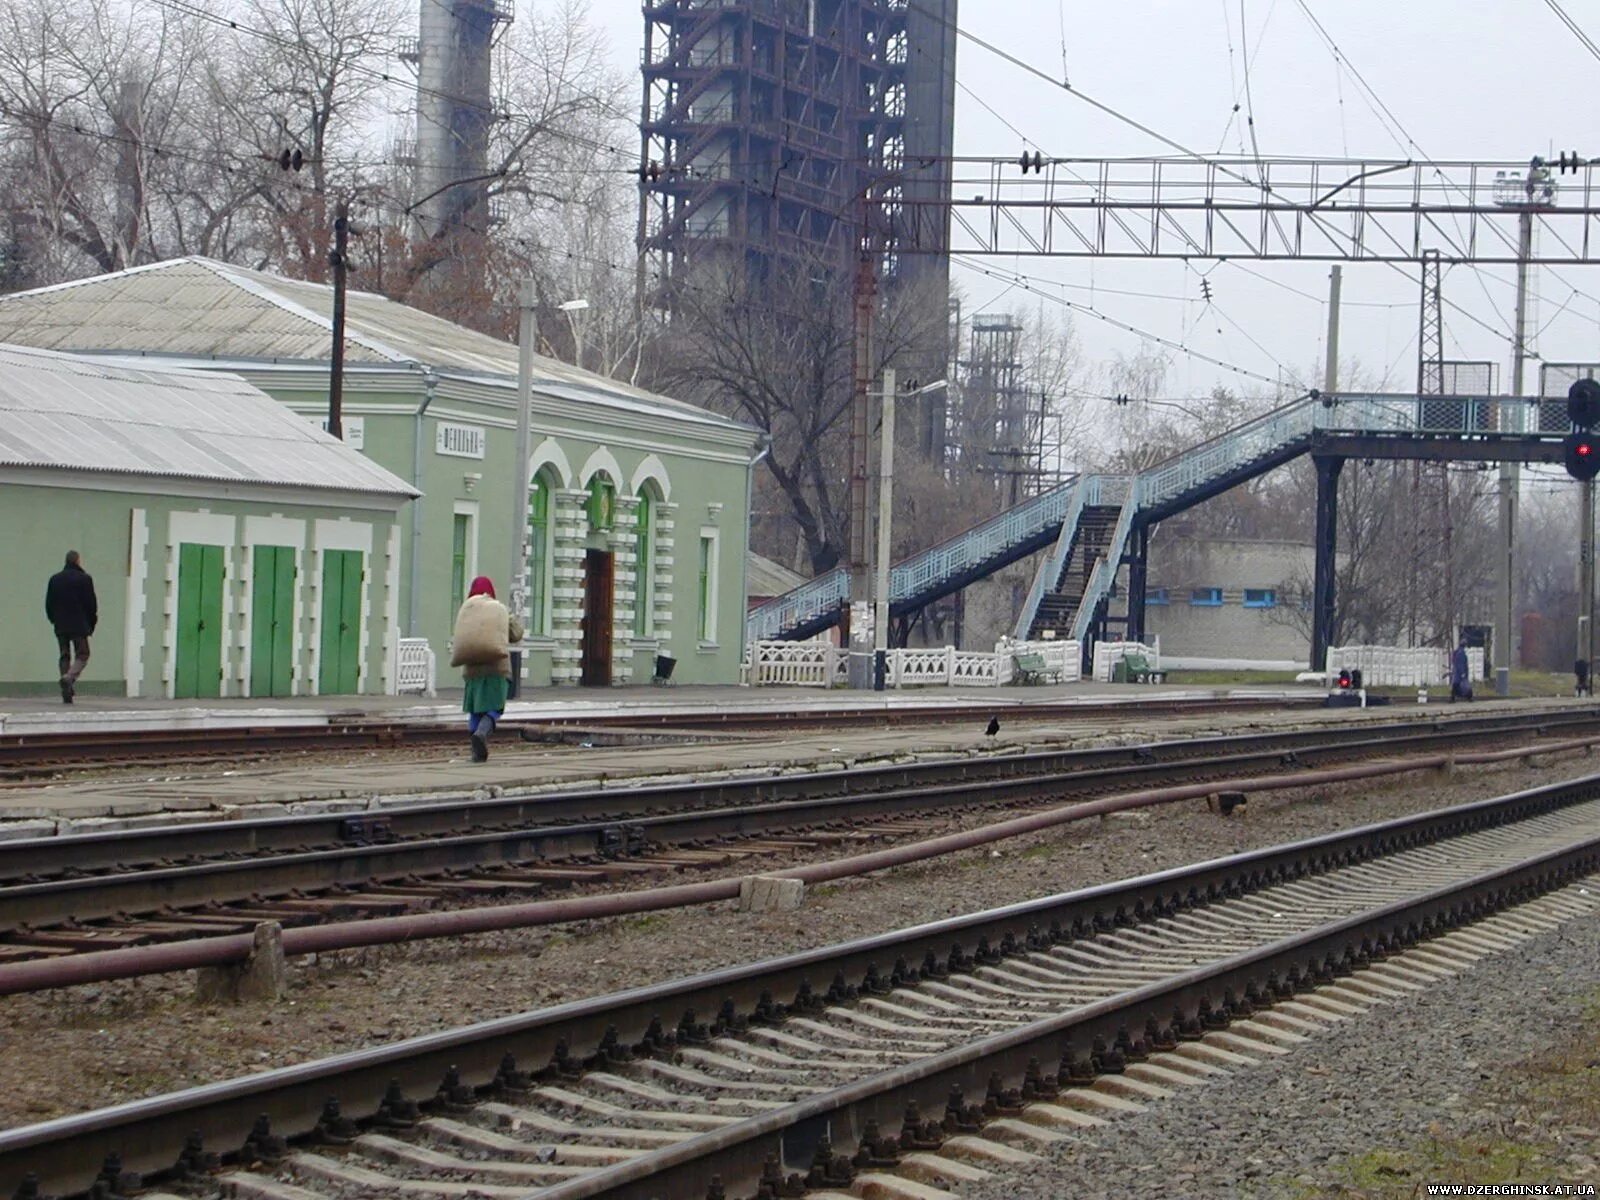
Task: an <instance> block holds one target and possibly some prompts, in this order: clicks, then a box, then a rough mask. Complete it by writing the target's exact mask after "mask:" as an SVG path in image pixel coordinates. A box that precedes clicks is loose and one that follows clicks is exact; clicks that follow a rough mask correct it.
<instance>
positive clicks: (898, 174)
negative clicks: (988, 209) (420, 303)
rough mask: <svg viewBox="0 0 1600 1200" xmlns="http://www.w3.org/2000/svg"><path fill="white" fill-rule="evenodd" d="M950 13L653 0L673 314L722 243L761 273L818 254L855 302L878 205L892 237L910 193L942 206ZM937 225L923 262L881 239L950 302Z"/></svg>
mask: <svg viewBox="0 0 1600 1200" xmlns="http://www.w3.org/2000/svg"><path fill="white" fill-rule="evenodd" d="M426 2H429V0H425V3H426ZM956 5H957V0H925V2H924V3H920V4H918V5H916V6H915V7H913V6H911V5H908V4H907V2H906V0H715V2H712V3H708V2H707V0H646V3H645V8H644V17H645V49H644V68H643V71H644V103H643V111H642V113H641V117H640V122H639V128H640V134H641V138H642V155H641V166H642V170H641V179H640V193H639V231H638V237H639V249H640V253H641V270H642V272H643V276H644V286H645V287H646V288H647V289H648V293H649V294H650V295H652V296H654V297H655V299H656V301H657V302H658V303H660V304H663V305H665V306H666V307H668V308H669V309H670V306H671V296H672V284H673V283H674V282H675V281H676V280H678V279H679V278H680V276H681V272H682V271H683V269H684V267H685V265H686V264H687V263H688V262H689V261H690V260H692V259H695V258H697V257H702V258H703V257H707V256H708V252H718V253H722V254H725V255H732V256H737V258H738V259H739V260H741V261H742V262H743V263H744V264H746V265H747V266H749V267H751V268H753V269H754V270H756V271H758V272H759V271H761V270H764V269H765V268H766V267H767V266H769V265H772V264H774V263H777V262H780V261H782V260H784V259H788V260H790V261H795V262H813V263H816V262H820V263H821V264H822V265H823V266H824V269H825V270H826V272H827V276H828V281H829V283H830V285H831V286H832V287H834V288H837V289H839V291H838V293H837V294H838V295H839V296H841V297H844V298H848V296H849V295H850V288H851V286H852V280H853V275H854V268H855V262H856V259H857V256H858V252H859V250H860V247H861V245H862V241H863V233H864V224H863V223H864V220H865V219H866V218H867V215H868V213H869V209H870V210H871V211H873V212H874V213H876V214H880V216H879V218H878V219H877V220H876V222H875V228H877V229H879V230H892V229H893V228H894V227H895V226H896V222H895V220H894V214H895V212H896V211H897V209H898V206H899V205H900V203H901V202H902V201H919V202H921V203H922V204H925V205H927V204H935V203H942V202H946V201H948V198H949V191H950V163H949V158H950V155H951V153H952V151H953V147H954V127H955V57H956V56H955V45H956ZM869 191H870V192H871V193H872V196H873V201H874V203H873V204H872V205H870V206H869V205H868V204H867V203H866V196H867V194H868V192H869ZM883 217H887V219H883ZM935 224H937V225H938V226H939V229H938V230H935V231H934V232H933V233H932V234H931V235H930V234H927V233H924V234H923V235H922V236H921V243H922V244H921V245H920V247H919V248H920V249H921V250H922V251H923V253H920V254H918V255H916V256H913V257H909V258H906V259H901V258H900V257H898V256H897V254H896V245H895V240H894V235H893V234H892V233H890V234H888V235H887V236H885V237H883V238H882V239H880V240H879V242H878V244H877V246H876V249H877V250H878V251H879V252H880V253H881V254H882V272H883V277H884V278H885V279H887V280H888V281H890V282H891V283H893V282H895V281H900V282H910V281H912V280H916V281H919V286H927V287H928V288H929V295H930V303H936V304H938V305H939V306H940V309H941V310H942V309H943V308H944V306H945V305H946V303H947V300H946V297H947V296H948V293H949V261H948V258H947V256H946V255H944V254H941V253H937V252H936V253H933V254H928V253H927V251H928V250H935V251H937V250H947V249H948V246H949V219H948V216H945V217H943V219H942V220H940V221H938V222H935ZM940 230H942V232H940ZM930 239H931V244H930ZM925 280H927V281H931V284H923V283H921V281H925Z"/></svg>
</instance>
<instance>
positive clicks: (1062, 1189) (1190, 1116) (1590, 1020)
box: [964, 918, 1600, 1200]
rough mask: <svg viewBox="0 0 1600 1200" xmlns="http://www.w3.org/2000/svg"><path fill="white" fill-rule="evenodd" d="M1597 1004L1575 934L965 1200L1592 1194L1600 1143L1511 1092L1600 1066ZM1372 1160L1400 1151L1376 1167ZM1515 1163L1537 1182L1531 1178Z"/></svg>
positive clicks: (1528, 948) (1596, 989) (1404, 1003)
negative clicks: (1463, 1152)
mask: <svg viewBox="0 0 1600 1200" xmlns="http://www.w3.org/2000/svg"><path fill="white" fill-rule="evenodd" d="M1597 1005H1600V920H1595V919H1592V918H1583V919H1578V920H1573V921H1568V922H1566V923H1565V924H1564V925H1562V926H1561V927H1560V928H1559V929H1557V930H1555V931H1554V932H1552V933H1549V934H1545V935H1543V936H1541V937H1538V938H1535V939H1533V940H1531V941H1528V942H1525V943H1523V944H1522V945H1521V946H1518V947H1516V948H1515V949H1513V950H1511V951H1508V952H1505V953H1502V954H1499V955H1496V956H1493V957H1491V958H1489V959H1486V960H1484V961H1483V962H1481V963H1480V964H1479V965H1478V967H1477V968H1476V969H1475V970H1471V971H1467V972H1465V973H1464V974H1462V975H1458V976H1457V977H1456V978H1455V979H1453V980H1451V981H1449V982H1448V983H1446V984H1445V985H1443V986H1439V987H1435V988H1432V989H1429V990H1427V991H1425V992H1420V993H1413V994H1412V995H1411V996H1409V997H1408V998H1406V999H1403V1000H1397V1001H1393V1002H1391V1003H1388V1004H1385V1005H1382V1006H1380V1008H1379V1009H1377V1010H1374V1011H1373V1012H1371V1013H1369V1014H1367V1015H1366V1016H1362V1017H1356V1018H1353V1019H1352V1020H1349V1021H1346V1022H1343V1023H1342V1024H1340V1025H1339V1026H1337V1027H1335V1028H1333V1029H1330V1030H1328V1031H1327V1032H1325V1033H1323V1034H1320V1035H1318V1036H1316V1037H1314V1038H1313V1039H1312V1040H1311V1041H1310V1042H1308V1043H1303V1044H1301V1045H1300V1046H1298V1047H1297V1048H1296V1049H1295V1050H1294V1051H1293V1053H1291V1054H1290V1055H1288V1056H1286V1057H1285V1058H1283V1059H1282V1060H1281V1061H1273V1062H1267V1063H1262V1064H1260V1065H1259V1066H1255V1067H1250V1068H1246V1069H1245V1070H1243V1071H1241V1072H1239V1073H1238V1074H1236V1075H1232V1076H1230V1077H1229V1078H1227V1079H1226V1080H1223V1081H1219V1082H1214V1083H1212V1084H1211V1085H1210V1086H1207V1087H1203V1088H1192V1089H1184V1090H1182V1091H1180V1092H1179V1093H1178V1095H1176V1096H1174V1097H1173V1098H1171V1099H1169V1100H1164V1101H1161V1102H1159V1103H1156V1104H1153V1105H1151V1106H1150V1107H1149V1108H1147V1109H1146V1110H1145V1111H1144V1112H1142V1113H1138V1114H1135V1115H1133V1116H1129V1117H1124V1118H1121V1119H1119V1120H1116V1121H1114V1122H1112V1123H1111V1124H1109V1125H1106V1126H1104V1127H1102V1128H1100V1129H1096V1130H1093V1131H1091V1132H1090V1133H1089V1134H1087V1135H1078V1136H1076V1137H1075V1138H1074V1139H1073V1141H1071V1142H1069V1143H1066V1144H1063V1145H1061V1146H1058V1147H1056V1148H1055V1150H1054V1152H1053V1153H1051V1154H1049V1155H1048V1156H1047V1157H1048V1161H1047V1163H1046V1164H1045V1165H1043V1166H1040V1167H1037V1168H1035V1169H1032V1170H1030V1171H1029V1172H1027V1173H1026V1174H1025V1175H1024V1174H1019V1175H1008V1176H1005V1177H1000V1178H996V1179H993V1180H990V1181H987V1182H985V1183H983V1184H981V1185H978V1186H976V1187H974V1188H972V1189H971V1190H970V1191H968V1192H966V1193H964V1196H965V1200H1059V1198H1060V1197H1063V1196H1071V1197H1073V1198H1074V1200H1102V1198H1105V1200H1110V1198H1111V1197H1116V1198H1118V1200H1121V1198H1123V1197H1127V1196H1129V1195H1142V1194H1151V1195H1160V1196H1163V1197H1169V1198H1172V1200H1180V1198H1185V1197H1252V1198H1253V1197H1259V1198H1262V1200H1287V1198H1293V1200H1302V1198H1306V1197H1311V1196H1324V1195H1362V1196H1366V1195H1391V1194H1393V1195H1404V1196H1411V1195H1426V1194H1427V1193H1426V1190H1425V1188H1426V1184H1428V1183H1484V1182H1486V1181H1490V1180H1502V1179H1511V1180H1516V1181H1519V1182H1523V1183H1535V1182H1538V1183H1563V1184H1579V1183H1586V1184H1591V1185H1592V1184H1597V1183H1600V1165H1597V1163H1596V1157H1595V1156H1596V1154H1597V1153H1600V1151H1597V1149H1596V1143H1597V1139H1600V1131H1597V1130H1595V1129H1593V1128H1588V1127H1581V1126H1572V1125H1565V1126H1564V1124H1563V1122H1562V1121H1561V1120H1560V1114H1559V1113H1557V1112H1554V1111H1552V1110H1551V1109H1549V1108H1544V1109H1542V1110H1541V1111H1539V1112H1533V1111H1530V1110H1529V1107H1528V1104H1527V1101H1528V1099H1529V1097H1528V1095H1527V1094H1525V1093H1524V1094H1522V1095H1517V1094H1516V1093H1517V1092H1518V1090H1519V1089H1518V1087H1517V1086H1516V1084H1514V1083H1513V1082H1512V1080H1513V1079H1515V1078H1517V1077H1518V1076H1520V1075H1521V1073H1522V1072H1523V1061H1524V1060H1526V1059H1530V1058H1537V1057H1539V1056H1541V1055H1542V1054H1544V1053H1545V1052H1547V1050H1548V1049H1549V1048H1550V1047H1552V1046H1558V1045H1570V1044H1571V1043H1572V1042H1573V1041H1574V1039H1578V1040H1580V1041H1581V1042H1582V1043H1583V1044H1584V1045H1586V1047H1587V1049H1586V1051H1585V1054H1586V1056H1587V1058H1588V1060H1590V1063H1591V1065H1593V1062H1592V1060H1593V1059H1594V1058H1595V1055H1596V1054H1597V1053H1600V1008H1597ZM1463 1141H1464V1142H1466V1143H1468V1144H1469V1145H1470V1146H1471V1147H1472V1149H1471V1151H1470V1152H1469V1154H1468V1156H1467V1158H1466V1159H1464V1160H1463V1159H1459V1158H1451V1157H1450V1156H1448V1155H1446V1156H1441V1155H1440V1154H1439V1153H1438V1152H1437V1147H1438V1146H1439V1145H1440V1144H1442V1143H1446V1142H1448V1143H1452V1144H1454V1143H1459V1142H1463ZM1535 1141H1537V1142H1539V1143H1541V1144H1542V1145H1548V1147H1549V1151H1548V1153H1542V1154H1541V1155H1540V1156H1539V1157H1533V1156H1532V1155H1531V1153H1530V1158H1529V1159H1526V1160H1519V1159H1515V1158H1514V1159H1512V1160H1511V1161H1506V1156H1505V1154H1504V1153H1503V1152H1502V1151H1501V1150H1498V1149H1497V1147H1498V1146H1501V1145H1505V1146H1511V1147H1520V1148H1521V1149H1522V1150H1524V1151H1530V1148H1531V1144H1532V1143H1534V1142H1535ZM1416 1145H1421V1146H1422V1147H1423V1148H1422V1149H1420V1150H1417V1151H1410V1152H1409V1153H1408V1148H1409V1147H1412V1146H1416ZM1375 1150H1381V1151H1386V1152H1396V1151H1398V1152H1399V1153H1397V1154H1396V1155H1395V1157H1394V1158H1393V1159H1392V1160H1391V1159H1389V1158H1387V1157H1384V1158H1383V1159H1381V1160H1380V1161H1379V1165H1378V1166H1377V1167H1376V1168H1374V1167H1373V1165H1372V1164H1373V1161H1374V1160H1373V1157H1372V1156H1373V1152H1374V1151H1375ZM1521 1162H1527V1164H1528V1165H1527V1167H1526V1169H1527V1170H1529V1171H1530V1172H1531V1173H1529V1174H1526V1175H1524V1174H1521V1173H1520V1171H1519V1170H1518V1166H1519V1165H1520V1163H1521ZM1430 1164H1432V1165H1431V1166H1430ZM1363 1167H1365V1168H1366V1169H1363ZM1508 1168H1509V1171H1508ZM1432 1170H1437V1171H1440V1172H1443V1173H1441V1174H1432V1173H1431V1171H1432ZM1141 1181H1145V1182H1144V1185H1143V1186H1141ZM1374 1184H1375V1186H1371V1185H1374Z"/></svg>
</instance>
